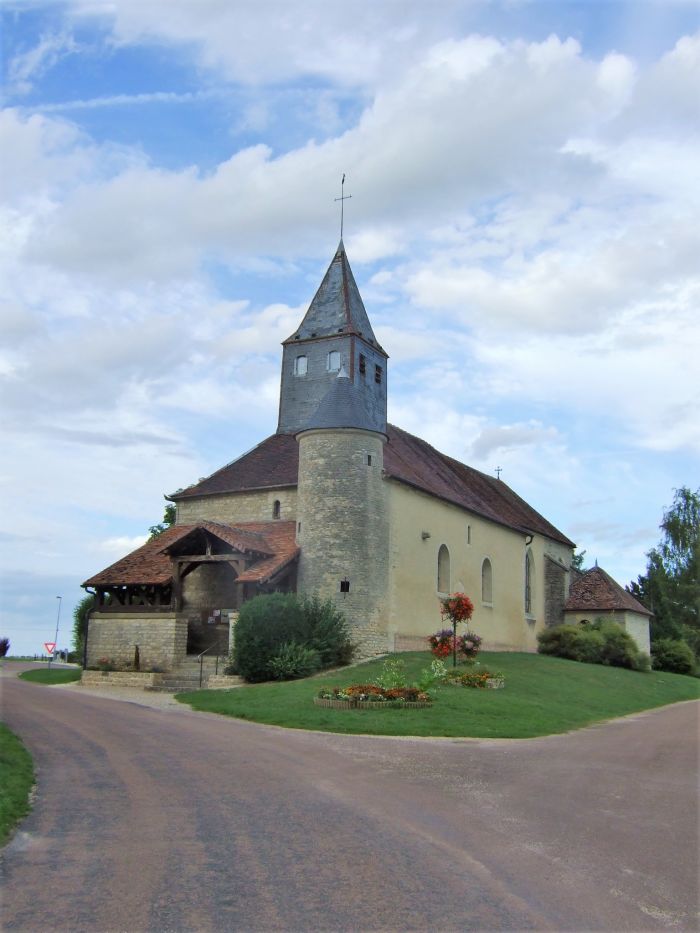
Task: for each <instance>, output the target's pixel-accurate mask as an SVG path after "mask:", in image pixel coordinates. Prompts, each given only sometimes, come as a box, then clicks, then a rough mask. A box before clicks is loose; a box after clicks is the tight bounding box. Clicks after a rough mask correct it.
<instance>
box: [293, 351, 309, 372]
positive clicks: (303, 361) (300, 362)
mask: <svg viewBox="0 0 700 933" xmlns="http://www.w3.org/2000/svg"><path fill="white" fill-rule="evenodd" d="M308 366H309V361H308V359H307V357H305V356H298V357H297V358H296V359H295V360H294V375H295V376H305V375H306V373H307V370H308Z"/></svg>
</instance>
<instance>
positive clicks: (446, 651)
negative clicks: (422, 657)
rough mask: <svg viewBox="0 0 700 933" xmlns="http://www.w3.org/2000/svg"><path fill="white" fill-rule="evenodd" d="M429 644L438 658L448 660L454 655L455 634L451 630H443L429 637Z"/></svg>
mask: <svg viewBox="0 0 700 933" xmlns="http://www.w3.org/2000/svg"><path fill="white" fill-rule="evenodd" d="M428 643H429V644H430V650H431V651H432V653H433V654H434V655H435V657H436V658H446V657H448V656H449V655H451V654H452V649H453V648H454V633H453V631H452V629H449V628H444V629H441V630H440V631H439V632H435V634H434V635H430V636H429V637H428Z"/></svg>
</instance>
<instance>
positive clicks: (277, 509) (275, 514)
mask: <svg viewBox="0 0 700 933" xmlns="http://www.w3.org/2000/svg"><path fill="white" fill-rule="evenodd" d="M281 509H282V507H281V505H280V500H279V499H275V504H274V505H273V506H272V517H273V518H279V517H280V512H281Z"/></svg>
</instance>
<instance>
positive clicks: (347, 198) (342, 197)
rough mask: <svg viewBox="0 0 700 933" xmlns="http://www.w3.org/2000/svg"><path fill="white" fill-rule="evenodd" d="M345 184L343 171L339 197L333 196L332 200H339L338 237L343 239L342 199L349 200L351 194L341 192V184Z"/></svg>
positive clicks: (341, 185)
mask: <svg viewBox="0 0 700 933" xmlns="http://www.w3.org/2000/svg"><path fill="white" fill-rule="evenodd" d="M344 184H345V172H343V178H342V181H341V182H340V197H339V198H333V200H334V201H340V239H341V240H342V239H343V207H344V206H345V205H344V204H343V201H349V200H350V198H351V197H352V195H351V194H343V185H344Z"/></svg>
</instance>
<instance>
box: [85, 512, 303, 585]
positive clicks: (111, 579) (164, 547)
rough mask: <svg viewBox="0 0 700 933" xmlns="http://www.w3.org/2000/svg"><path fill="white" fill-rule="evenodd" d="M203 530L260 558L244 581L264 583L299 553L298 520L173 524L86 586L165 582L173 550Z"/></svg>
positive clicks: (168, 576) (245, 574) (96, 576)
mask: <svg viewBox="0 0 700 933" xmlns="http://www.w3.org/2000/svg"><path fill="white" fill-rule="evenodd" d="M200 529H204V530H206V531H208V532H210V533H211V534H213V535H215V536H216V537H217V538H219V539H220V540H222V541H224V542H226V543H227V544H230V545H231V547H233V548H234V549H235V550H236V551H240V552H241V553H247V554H251V555H254V556H255V557H256V558H257V559H256V560H255V562H254V563H253V564H252V565H251V566H250V567H248V568H247V569H246V570H245V571H244V572H243V573H242V574H241V575H240V576H239V577H238V580H239V581H240V582H242V583H245V582H257V583H264V582H266V581H267V580H269V579H270V577H272V576H274V575H275V574H276V573H278V572H279V571H280V570H282V569H283V568H284V567H285V566H286V565H287V564H289V563H291V562H292V561H293V560H294V558H295V557H296V556H297V554H298V553H299V548H298V546H297V544H296V523H295V522H282V521H270V522H238V523H236V524H235V525H229V524H226V523H224V522H211V521H201V522H197V523H196V524H186V525H171V526H170V528H166V529H165V531H164V532H163V533H162V534H159V535H158V536H157V537H156V538H152V539H151V540H150V541H147V542H146V543H145V544H144V545H142V546H141V547H140V548H137V549H136V550H135V551H132V552H131V554H127V555H126V557H123V558H122V559H121V560H118V561H116V562H115V563H114V564H111V565H110V566H109V567H106V568H105V569H104V570H101V571H100V572H99V573H96V574H95V575H94V576H92V577H90V579H89V580H86V581H85V582H84V583H83V584H82V585H83V586H127V585H131V586H138V585H164V584H167V583H170V582H171V580H172V564H171V559H170V552H171V550H172V549H173V548H174V547H175V546H176V545H177V544H178V543H181V542H183V541H184V539H185V538H187V537H188V535H190V534H191V533H192V532H194V531H196V530H200Z"/></svg>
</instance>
